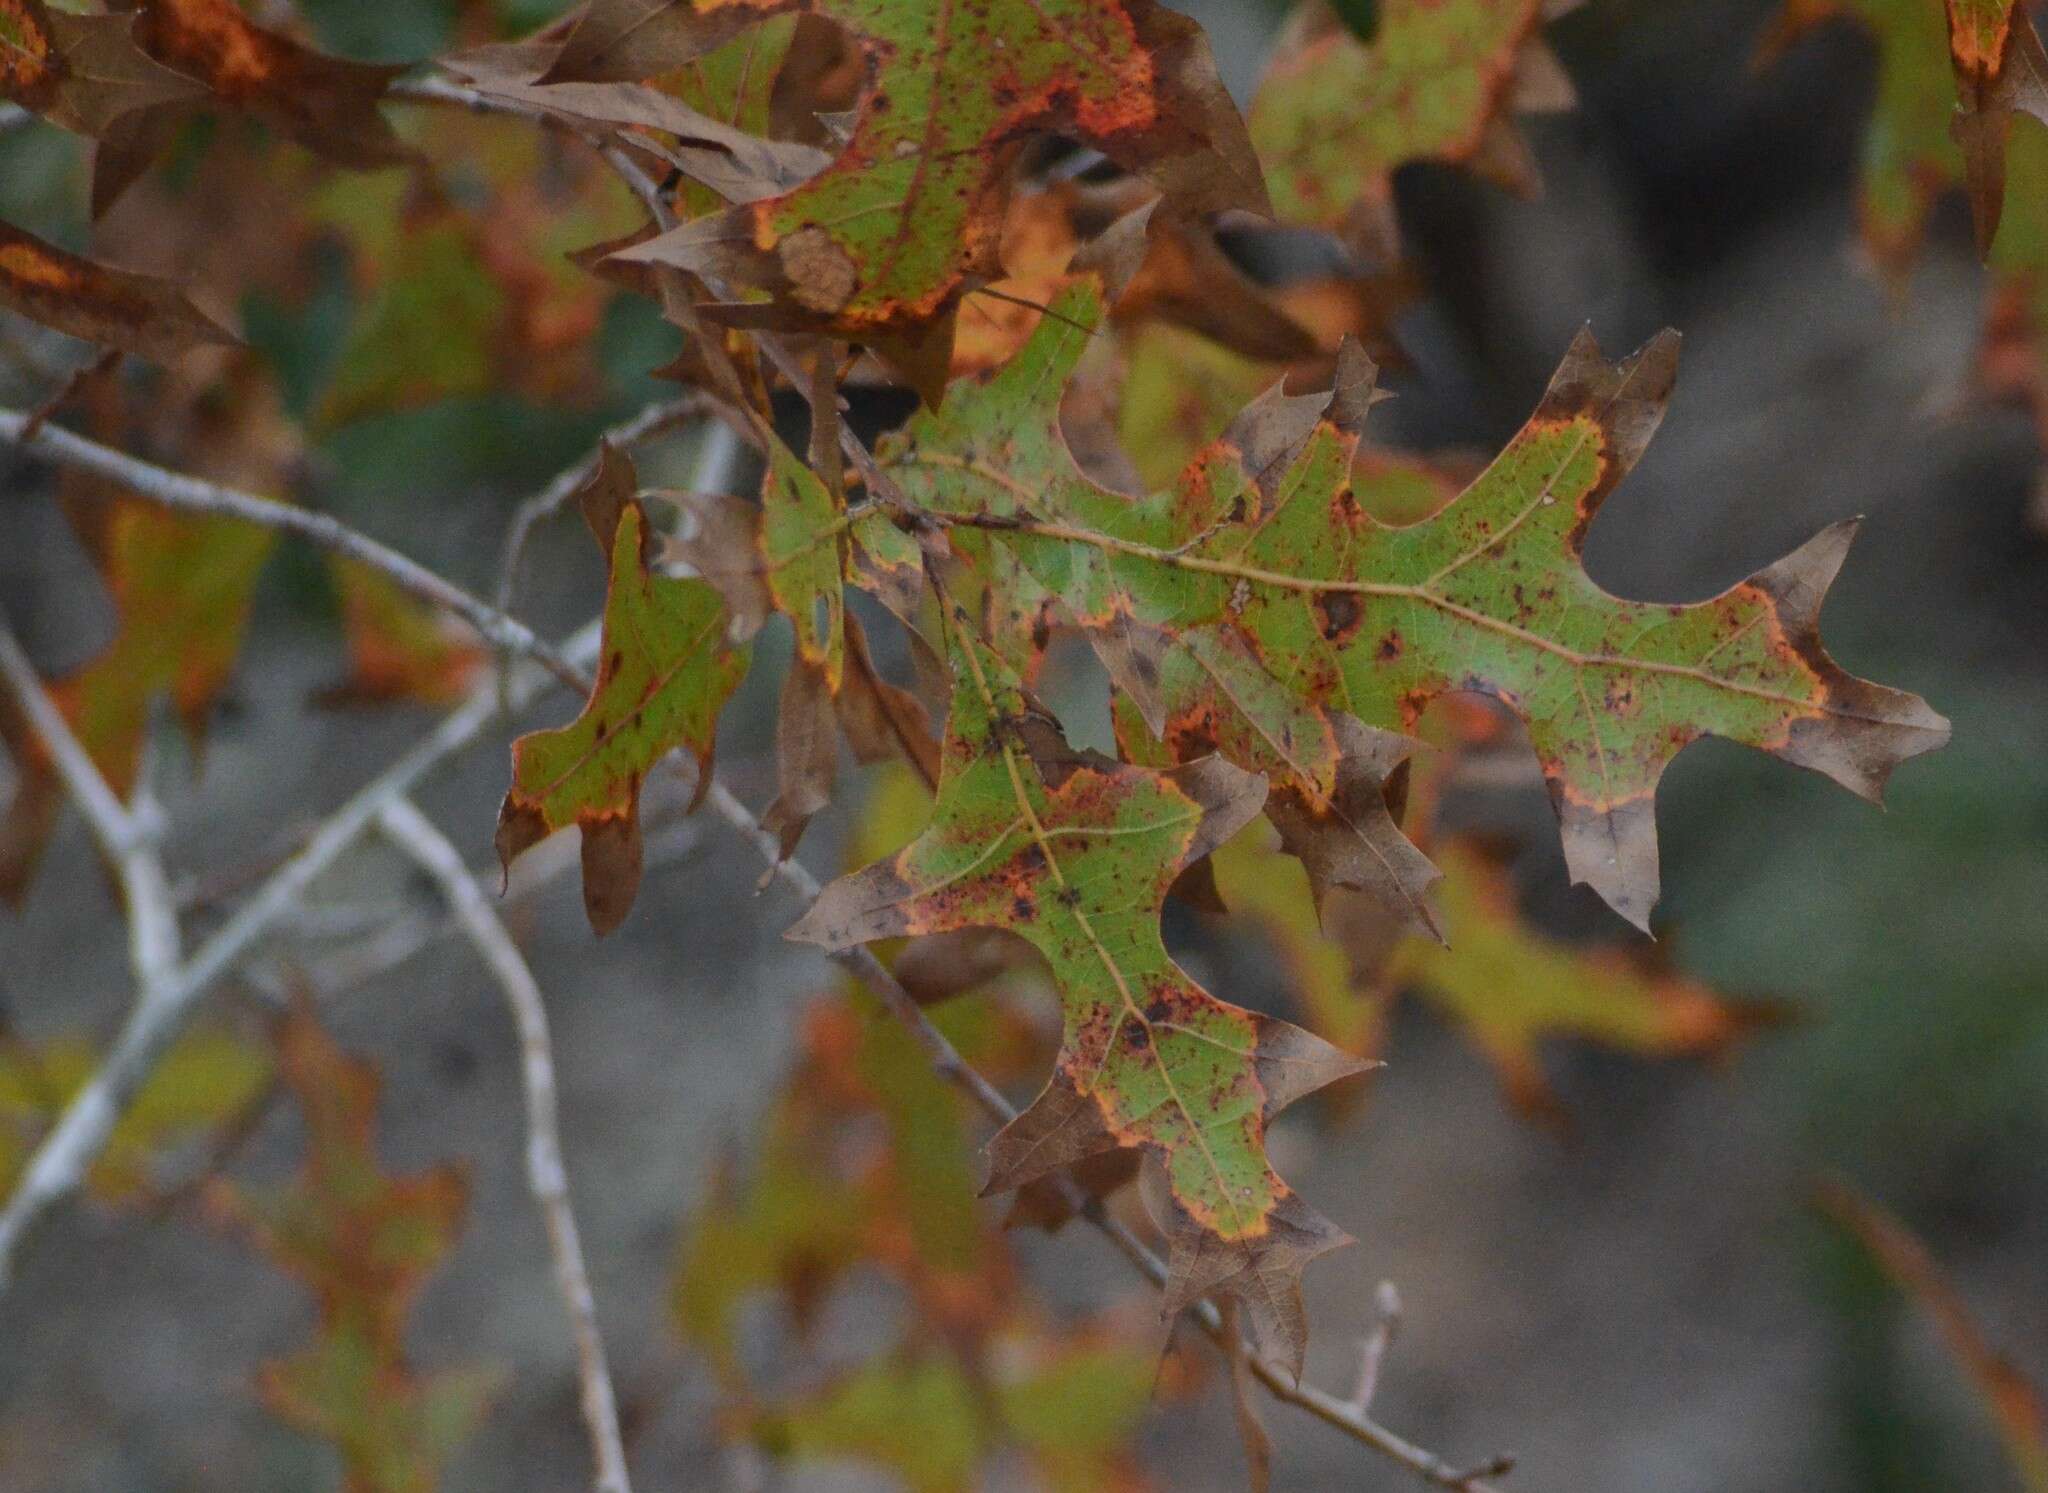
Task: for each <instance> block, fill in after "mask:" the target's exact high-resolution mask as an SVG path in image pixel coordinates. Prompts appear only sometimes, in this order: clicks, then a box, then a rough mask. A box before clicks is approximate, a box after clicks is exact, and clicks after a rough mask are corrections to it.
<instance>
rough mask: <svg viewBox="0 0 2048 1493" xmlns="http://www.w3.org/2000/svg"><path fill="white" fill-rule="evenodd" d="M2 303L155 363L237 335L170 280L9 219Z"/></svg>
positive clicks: (0, 267)
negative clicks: (119, 265)
mask: <svg viewBox="0 0 2048 1493" xmlns="http://www.w3.org/2000/svg"><path fill="white" fill-rule="evenodd" d="M0 306H4V307H6V308H7V309H8V310H9V311H16V312H19V313H20V314H21V315H23V316H26V317H27V318H29V320H31V321H39V322H41V323H42V324H43V325H44V326H47V327H55V328H56V329H57V330H58V331H60V332H65V333H68V334H70V335H71V336H73V337H82V338H84V339H85V340H86V341H88V342H98V343H101V344H103V345H105V346H107V347H116V348H119V349H120V350H121V351H123V352H127V353H133V354H135V356H136V357H138V358H147V359H149V360H150V361H151V362H155V363H170V362H174V361H176V360H177V359H178V358H180V357H182V356H183V355H184V354H186V353H188V352H190V351H192V349H194V348H195V347H220V346H234V345H235V342H236V338H235V335H234V333H232V332H230V331H228V330H227V328H225V327H223V326H221V325H220V324H219V323H218V322H216V321H214V320H213V319H212V318H211V317H209V316H207V315H206V313H205V312H203V311H201V310H200V309H199V308H198V307H197V306H194V305H193V304H192V302H191V301H190V300H189V299H188V298H187V297H186V295H185V292H184V291H183V290H182V289H180V288H179V287H178V286H176V285H173V284H171V283H170V282H169V281H168V280H157V279H152V278H151V277H149V276H147V275H131V274H129V273H128V272H127V271H126V270H117V269H114V268H112V267H111V266H109V265H104V264H97V263H94V262H93V261H92V260H90V259H81V258H80V257H79V256H77V255H76V254H69V253H66V252H65V251H64V250H62V249H59V248H58V247H56V246H55V245H54V244H46V243H44V242H43V241H42V240H41V239H39V238H37V237H35V236H34V235H33V234H28V233H24V232H22V231H21V230H20V229H19V228H16V227H14V226H13V225H12V224H8V223H0Z"/></svg>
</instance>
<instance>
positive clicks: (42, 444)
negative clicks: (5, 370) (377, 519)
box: [0, 409, 583, 688]
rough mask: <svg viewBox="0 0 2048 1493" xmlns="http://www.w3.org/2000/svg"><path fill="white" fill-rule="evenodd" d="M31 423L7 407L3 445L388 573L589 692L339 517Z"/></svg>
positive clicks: (541, 648)
mask: <svg viewBox="0 0 2048 1493" xmlns="http://www.w3.org/2000/svg"><path fill="white" fill-rule="evenodd" d="M29 425H30V419H29V417H28V416H26V415H23V414H22V413H20V412H19V411H17V410H9V409H0V441H6V442H8V443H10V444H12V445H16V446H19V447H20V448H21V449H22V450H23V451H26V452H28V453H29V454H30V455H32V456H40V457H42V458H44V459H45V460H47V461H53V462H56V463H58V464H59V465H62V466H68V467H72V468H75V469H77V470H79V471H85V472H91V473H93V474H94V475H96V476H100V477H105V478H107V479H109V480H110V481H113V482H117V483H119V484H120V485H121V486H122V487H125V488H127V489H128V490H129V491H130V492H132V493H134V494H135V495H136V496H137V497H139V498H142V499H144V500H146V501H148V502H152V503H157V504H160V505H162V506H163V507H166V508H172V509H176V510H178V511H180V512H185V513H204V514H208V515H212V516H214V517H223V518H238V519H242V520H244V521H245V522H248V523H252V524H261V525H262V526H264V527H265V528H269V529H276V530H279V531H281V532H283V533H286V534H296V535H298V536H299V537H300V538H302V539H306V540H310V541H311V542H312V543H314V544H316V545H319V546H320V547H321V548H322V549H325V550H328V551H331V552H332V553H334V554H337V555H342V556H345V557H346V558H348V559H351V560H355V561H358V562H360V563H362V564H364V565H367V566H369V567H370V568H372V569H373V570H378V571H381V572H383V573H384V574H385V575H387V576H389V577H390V578H391V579H392V580H394V581H396V582H397V583H398V584H399V585H400V586H402V587H403V588H404V589H405V590H407V591H409V592H411V593H412V594H413V595H415V596H417V597H419V598H420V599H421V600H423V601H427V602H431V603H432V604H434V605H435V606H439V607H443V608H446V609H447V610H448V611H451V612H453V613H454V614H455V615H456V616H458V617H460V618H462V620H463V621H465V622H467V623H468V624H469V625H470V626H471V627H473V628H475V629H476V630H477V632H478V633H479V634H480V635H481V636H482V637H483V638H484V640H485V641H486V642H488V643H491V644H493V645H495V646H496V647H498V648H501V649H506V650H509V651H511V652H514V653H519V654H523V655H524V656H526V657H528V658H532V659H535V660H537V661H539V663H540V664H541V665H542V667H544V668H546V669H548V670H549V671H550V672H551V673H553V674H554V675H555V677H556V678H558V679H560V680H561V681H562V682H563V683H565V684H570V685H575V686H577V687H579V688H580V687H583V686H582V685H581V683H580V682H579V679H578V676H577V674H576V672H575V670H573V669H572V668H570V667H569V665H568V664H567V662H566V661H565V660H564V659H563V658H562V656H561V655H560V654H559V653H557V652H555V650H554V648H553V647H552V646H551V645H549V644H548V643H546V642H543V641H542V640H541V639H540V638H539V637H537V636H535V634H534V632H533V630H532V629H531V628H529V627H528V626H526V624H525V623H523V622H519V621H517V620H515V619H514V618H511V617H508V616H506V615H505V614H504V613H503V612H501V611H499V610H498V609H497V608H496V607H494V606H491V605H490V604H489V603H487V602H483V601H480V600H478V599H477V598H476V597H474V596H472V595H470V594H469V593H468V592H467V591H465V590H463V589H462V588H461V587H460V586H458V585H456V584H455V583H454V582H452V581H448V580H444V579H443V578H442V577H441V576H439V575H437V574H436V573H435V572H433V571H431V570H429V569H427V568H426V567H425V566H424V565H422V564H420V563H419V562H418V561H417V560H413V559H409V558H408V557H406V556H405V555H401V554H400V553H399V552H398V551H397V550H394V549H392V548H390V547H389V546H388V545H384V544H380V543H379V542H378V541H376V540H374V539H372V538H370V537H369V536H368V535H366V534H361V533H358V532H357V531H356V530H354V529H351V528H350V527H349V526H348V525H346V524H344V523H342V522H341V521H340V520H339V519H336V518H333V517H330V516H329V515H327V514H325V513H316V512H314V511H313V510H312V509H310V508H294V507H292V506H291V505H290V504H288V503H280V502H277V501H275V500H273V499H270V498H259V497H257V496H256V495H255V494H253V493H246V492H241V491H239V490H237V489H235V488H232V487H224V486H222V485H220V484H219V483H215V482H204V481H201V480H200V479H199V478H197V477H188V476H186V475H185V474H184V473H182V472H173V471H170V470H169V469H167V468H165V467H160V466H156V465H154V464H152V463H150V462H146V461H142V460H139V459H138V458H136V457H133V456H129V455H128V454H126V453H125V452H122V451H116V450H115V449H114V448H113V447H111V446H102V445H101V444H100V443H99V442H97V441H90V440H87V439H86V438H85V437H84V436H80V435H74V434H72V433H71V432H70V431H68V430H65V429H62V428H61V427H59V426H54V425H49V426H44V427H43V428H42V429H41V430H35V431H31V430H30V429H29Z"/></svg>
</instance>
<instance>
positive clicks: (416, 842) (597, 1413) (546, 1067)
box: [377, 797, 632, 1493]
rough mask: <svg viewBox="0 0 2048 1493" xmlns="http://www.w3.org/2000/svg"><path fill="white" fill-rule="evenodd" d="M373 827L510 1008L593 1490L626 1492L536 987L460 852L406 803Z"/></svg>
mask: <svg viewBox="0 0 2048 1493" xmlns="http://www.w3.org/2000/svg"><path fill="white" fill-rule="evenodd" d="M377 823H378V827H379V828H381V829H382V830H383V831H384V833H385V835H386V836H388V837H389V838H390V839H391V840H392V842H393V843H394V844H396V845H397V846H398V847H399V848H400V849H402V850H403V851H405V853H406V854H407V855H409V856H411V857H412V858H413V859H414V860H415V861H417V862H418V863H419V865H420V868H421V869H422V870H424V871H425V872H426V873H427V874H428V875H429V876H431V877H432V878H433V879H434V881H435V883H436V884H437V885H439V887H440V889H441V895H442V896H443V897H444V898H445V899H446V900H447V902H448V906H449V908H450V910H451V911H453V912H454V914H455V917H456V919H457V921H458V922H460V923H461V925H462V929H463V931H464V932H465V933H466V934H468V935H469V941H470V943H471V944H472V945H474V946H475V948H476V951H477V953H478V954H479V955H480V956H481V957H482V959H483V961H484V963H485V964H486V965H488V966H489V967H490V970H491V973H492V974H493V975H495V976H496V977H497V981H498V987H499V988H500V989H501V990H502V991H503V992H504V994H505V1003H506V1005H507V1006H508V1007H509V1008H510V1009H511V1012H512V1023H513V1026H514V1027H515V1028H516V1029H517V1031H518V1033H519V1054H520V1067H519V1074H520V1083H521V1086H522V1087H523V1089H524V1090H525V1094H526V1180H527V1185H528V1186H529V1187H530V1188H531V1189H532V1191H533V1197H534V1201H535V1202H537V1203H538V1204H539V1205H540V1211H541V1217H542V1219H543V1221H544V1222H545V1223H546V1225H547V1232H548V1248H549V1252H550V1253H551V1254H552V1255H553V1257H554V1264H555V1285H556V1288H557V1289H558V1290H559V1291H560V1293H561V1297H562V1304H563V1306H565V1307H566V1308H567V1309H568V1312H569V1324H570V1329H571V1331H572V1332H573V1333H574V1334H575V1338H576V1365H577V1380H578V1382H579V1384H580V1385H581V1387H582V1395H581V1399H582V1406H583V1423H584V1426H585V1428H586V1429H587V1430H588V1432H589V1434H590V1448H591V1456H592V1459H593V1461H594V1462H595V1464H596V1470H597V1487H598V1493H632V1484H631V1482H630V1481H629V1480H628V1478H627V1474H626V1448H625V1442H624V1439H623V1438H622V1437H621V1436H620V1434H619V1404H618V1396H617V1395H616V1394H615V1393H614V1392H613V1390H612V1376H611V1369H610V1367H609V1366H608V1364H607V1363H606V1360H605V1351H604V1338H603V1336H602V1335H601V1334H600V1333H599V1332H598V1327H597V1303H596V1300H595V1299H594V1298H593V1296H592V1295H591V1290H590V1274H589V1272H588V1271H587V1270H585V1269H584V1266H583V1246H582V1244H581V1242H580V1241H579V1239H578V1235H577V1229H576V1214H575V1212H574V1210H573V1209H572V1208H571V1207H570V1204H569V1174H568V1169H567V1167H566V1166H565V1165H564V1163H563V1161H562V1135H561V1126H560V1124H559V1122H558V1120H557V1114H556V1110H557V1106H556V1099H555V1057H554V1046H553V1044H552V1043H551V1042H550V1040H549V1038H548V1014H547V1007H546V1005H545V1004H544V1003H543V1002H542V1000H541V993H540V986H539V984H537V983H536V982H535V980H534V978H533V971H532V970H531V969H530V968H528V967H527V963H526V956H525V955H523V954H521V953H520V952H519V946H518V945H517V944H515V943H514V942H513V941H512V935H511V933H510V932H508V931H507V930H506V927H505V924H504V923H503V922H502V921H501V920H500V919H499V917H498V913H497V909H495V908H494V907H492V906H491V903H490V899H489V898H487V897H486V896H485V895H484V892H483V888H481V887H479V886H478V885H477V883H476V878H475V877H473V876H471V875H470V873H469V868H468V867H467V866H465V865H464V864H463V862H462V856H461V854H460V853H459V852H458V851H457V850H456V848H455V847H454V846H453V845H452V844H450V843H449V841H448V837H447V836H446V835H444V834H442V833H441V831H440V830H438V829H436V828H435V827H434V825H433V822H432V821H431V820H429V819H428V818H427V816H426V815H424V814H422V813H421V812H420V811H419V810H418V809H417V808H415V807H414V806H413V802H412V800H411V799H409V798H405V797H398V798H394V799H392V800H391V802H390V803H388V804H386V805H385V806H384V808H383V810H382V811H381V812H380V813H379V815H378V819H377Z"/></svg>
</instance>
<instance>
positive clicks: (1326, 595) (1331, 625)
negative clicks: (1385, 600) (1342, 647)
mask: <svg viewBox="0 0 2048 1493" xmlns="http://www.w3.org/2000/svg"><path fill="white" fill-rule="evenodd" d="M1315 608H1316V627H1317V629H1318V630H1319V631H1320V632H1321V633H1322V635H1323V637H1324V639H1325V640H1327V641H1329V642H1332V643H1337V644H1343V643H1347V642H1349V641H1350V640H1351V636H1352V634H1353V633H1355V632H1357V631H1358V624H1359V622H1360V620H1361V619H1362V618H1363V617H1364V614H1365V608H1364V607H1363V606H1361V605H1360V604H1359V600H1358V597H1357V595H1356V594H1355V593H1353V592H1350V591H1324V592H1322V593H1320V594H1319V595H1318V596H1317V597H1316V603H1315Z"/></svg>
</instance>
